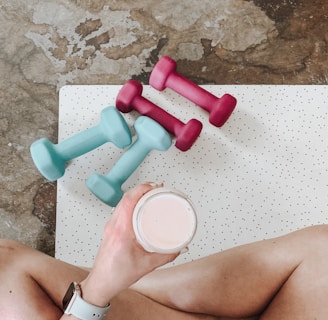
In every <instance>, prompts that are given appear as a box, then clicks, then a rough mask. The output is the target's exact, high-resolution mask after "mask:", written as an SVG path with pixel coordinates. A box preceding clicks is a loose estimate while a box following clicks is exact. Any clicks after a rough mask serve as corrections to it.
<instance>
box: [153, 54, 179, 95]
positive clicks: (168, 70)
mask: <svg viewBox="0 0 328 320" xmlns="http://www.w3.org/2000/svg"><path fill="white" fill-rule="evenodd" d="M176 68H177V63H176V62H175V61H174V60H173V59H171V58H169V57H167V56H164V57H162V58H161V59H160V60H159V61H158V62H157V63H156V65H155V67H154V69H153V71H152V73H151V74H150V77H149V83H150V84H151V86H152V87H153V88H155V89H156V90H159V91H163V90H164V89H165V88H166V81H167V79H168V77H169V76H170V75H171V74H172V73H173V72H174V71H175V70H176Z"/></svg>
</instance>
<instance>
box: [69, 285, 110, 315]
mask: <svg viewBox="0 0 328 320" xmlns="http://www.w3.org/2000/svg"><path fill="white" fill-rule="evenodd" d="M76 285H77V286H79V285H78V284H76ZM109 308H110V305H109V304H108V305H107V306H106V307H97V306H95V305H92V304H90V303H88V302H86V301H85V300H83V299H82V297H81V292H79V291H78V290H76V291H75V293H74V295H73V297H72V299H71V301H70V303H69V305H68V306H67V308H66V310H65V311H64V312H65V314H72V315H74V316H75V317H76V318H79V319H81V320H105V317H106V315H107V312H108V310H109Z"/></svg>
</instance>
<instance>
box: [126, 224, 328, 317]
mask: <svg viewBox="0 0 328 320" xmlns="http://www.w3.org/2000/svg"><path fill="white" fill-rule="evenodd" d="M327 242H328V226H317V227H310V228H306V229H303V230H301V231H297V232H294V233H291V234H289V235H286V236H283V237H279V238H276V239H272V240H265V241H260V242H256V243H253V244H249V245H245V246H240V247H237V248H233V249H230V250H227V251H224V252H221V253H218V254H215V255H212V256H209V257H206V258H203V259H200V260H196V261H193V262H191V263H188V264H184V265H181V266H177V267H174V268H169V269H162V270H157V271H155V272H153V273H151V274H149V275H147V276H146V277H144V278H142V279H141V280H140V281H139V282H137V283H136V284H135V285H134V286H133V287H132V288H133V289H134V290H137V291H139V292H140V293H142V294H144V295H146V296H148V297H149V298H151V299H154V300H155V301H158V302H160V303H163V304H164V305H168V306H170V307H172V308H176V309H179V310H186V311H188V312H195V313H205V314H212V315H218V316H226V317H250V316H254V315H260V314H262V313H263V317H262V319H265V320H268V319H293V320H295V319H310V318H313V319H314V318H315V317H316V319H326V317H327V314H328V304H327V303H326V302H325V301H324V299H325V298H326V297H327V296H328V252H327Z"/></svg>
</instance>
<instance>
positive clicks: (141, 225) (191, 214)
mask: <svg viewBox="0 0 328 320" xmlns="http://www.w3.org/2000/svg"><path fill="white" fill-rule="evenodd" d="M196 227H197V217H196V211H195V208H194V205H193V204H192V202H191V201H190V200H189V199H188V197H187V196H186V195H184V194H183V193H181V192H180V191H177V190H173V189H168V188H164V187H163V188H156V189H153V190H151V191H149V192H147V193H146V194H145V195H144V196H143V197H142V198H141V199H140V200H139V201H138V203H137V205H136V207H135V209H134V213H133V229H134V232H135V235H136V238H137V241H138V242H139V244H140V245H141V246H142V247H143V248H144V249H145V250H146V251H148V252H158V253H176V252H180V251H182V250H183V249H184V248H186V246H187V245H188V244H189V243H190V242H191V240H192V239H193V237H194V235H195V232H196Z"/></svg>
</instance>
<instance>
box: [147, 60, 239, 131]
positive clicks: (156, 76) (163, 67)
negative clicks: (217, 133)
mask: <svg viewBox="0 0 328 320" xmlns="http://www.w3.org/2000/svg"><path fill="white" fill-rule="evenodd" d="M176 66H177V64H176V62H175V61H174V60H173V59H171V58H170V57H167V56H164V57H162V58H161V59H160V60H159V61H158V62H157V64H156V65H155V67H154V69H153V71H152V73H151V75H150V79H149V84H150V85H151V86H152V87H154V88H155V89H157V90H159V91H162V90H164V89H165V88H170V89H172V90H173V91H175V92H177V93H178V94H180V95H181V96H183V97H185V98H187V99H188V100H190V101H192V102H193V103H195V104H196V105H198V106H199V107H201V108H203V109H205V110H206V111H208V112H209V113H210V117H209V121H210V123H212V124H213V125H214V126H216V127H221V126H223V124H224V123H225V122H226V121H227V120H228V118H229V117H230V115H231V113H232V111H233V110H234V108H235V106H236V103H237V100H236V99H235V98H234V97H233V96H231V95H230V94H224V95H223V96H222V97H221V98H218V97H216V96H214V95H213V94H212V93H210V92H208V91H206V90H205V89H203V88H201V87H200V86H198V85H197V84H195V83H194V82H192V81H191V80H189V79H187V78H185V77H183V76H182V75H180V74H179V73H177V72H176Z"/></svg>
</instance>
